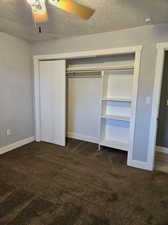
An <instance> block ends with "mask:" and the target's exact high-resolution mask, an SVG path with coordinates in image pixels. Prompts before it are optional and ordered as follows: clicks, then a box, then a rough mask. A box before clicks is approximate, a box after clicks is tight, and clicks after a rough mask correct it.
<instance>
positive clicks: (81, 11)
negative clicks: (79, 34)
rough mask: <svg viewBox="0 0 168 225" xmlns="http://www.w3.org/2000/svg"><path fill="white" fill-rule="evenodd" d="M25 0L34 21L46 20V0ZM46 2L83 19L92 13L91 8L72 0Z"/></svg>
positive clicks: (50, 0)
mask: <svg viewBox="0 0 168 225" xmlns="http://www.w3.org/2000/svg"><path fill="white" fill-rule="evenodd" d="M27 2H28V3H29V5H30V7H31V11H32V15H33V19H34V22H35V23H43V22H46V21H47V20H48V14H47V8H46V0H27ZM48 2H49V3H50V4H51V5H53V6H55V7H57V8H59V9H62V10H64V11H66V12H70V13H73V14H75V15H77V16H79V17H81V18H82V19H85V20H87V19H89V18H90V17H91V16H92V15H93V13H94V10H93V9H91V8H89V7H86V6H84V5H81V4H79V3H77V2H75V1H73V0H48Z"/></svg>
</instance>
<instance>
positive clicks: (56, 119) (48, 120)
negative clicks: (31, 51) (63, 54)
mask: <svg viewBox="0 0 168 225" xmlns="http://www.w3.org/2000/svg"><path fill="white" fill-rule="evenodd" d="M39 72H40V136H41V138H40V139H41V141H45V142H49V143H53V144H58V145H62V146H64V145H65V108H66V107H65V104H66V103H65V92H66V89H65V60H55V61H41V62H40V65H39Z"/></svg>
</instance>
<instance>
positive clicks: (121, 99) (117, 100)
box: [102, 97, 131, 102]
mask: <svg viewBox="0 0 168 225" xmlns="http://www.w3.org/2000/svg"><path fill="white" fill-rule="evenodd" d="M102 101H114V102H131V98H125V97H110V98H104V97H103V98H102Z"/></svg>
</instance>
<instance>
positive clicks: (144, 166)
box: [127, 160, 153, 171]
mask: <svg viewBox="0 0 168 225" xmlns="http://www.w3.org/2000/svg"><path fill="white" fill-rule="evenodd" d="M127 165H128V166H131V167H135V168H138V169H143V170H150V171H152V170H153V167H152V165H151V164H150V163H148V162H143V161H139V160H131V161H128V162H127Z"/></svg>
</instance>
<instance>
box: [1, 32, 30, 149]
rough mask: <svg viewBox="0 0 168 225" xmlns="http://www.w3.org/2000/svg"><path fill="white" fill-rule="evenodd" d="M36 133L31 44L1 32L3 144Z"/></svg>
mask: <svg viewBox="0 0 168 225" xmlns="http://www.w3.org/2000/svg"><path fill="white" fill-rule="evenodd" d="M7 129H11V132H12V133H11V135H10V136H7V135H6V130H7ZM33 134H34V128H33V87H32V60H31V46H30V45H29V44H28V43H27V42H25V41H23V40H21V39H18V38H15V37H13V36H10V35H8V34H5V33H0V147H2V146H6V145H8V144H11V143H14V142H16V141H19V140H22V139H25V138H28V137H31V136H33Z"/></svg>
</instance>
